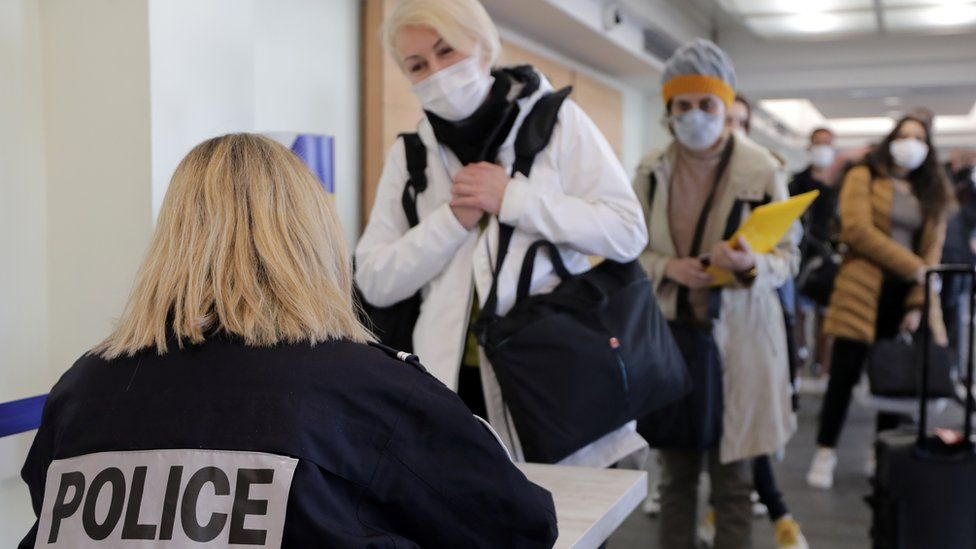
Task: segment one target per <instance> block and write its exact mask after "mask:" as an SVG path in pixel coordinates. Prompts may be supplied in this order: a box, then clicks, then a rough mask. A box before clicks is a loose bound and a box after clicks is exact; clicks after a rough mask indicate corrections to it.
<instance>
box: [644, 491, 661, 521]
mask: <svg viewBox="0 0 976 549" xmlns="http://www.w3.org/2000/svg"><path fill="white" fill-rule="evenodd" d="M643 511H644V514H645V515H648V516H652V517H656V516H658V515H660V514H661V493H660V492H658V491H657V490H654V491H653V492H651V493H650V494H647V497H646V498H644V507H643Z"/></svg>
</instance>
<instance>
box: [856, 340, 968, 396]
mask: <svg viewBox="0 0 976 549" xmlns="http://www.w3.org/2000/svg"><path fill="white" fill-rule="evenodd" d="M922 330H928V327H927V326H923V327H922ZM922 337H923V336H922V335H921V334H915V336H914V337H912V336H911V335H908V334H902V335H899V336H898V337H893V338H887V339H879V340H878V341H875V342H874V345H873V346H872V347H871V352H870V353H869V354H868V358H867V363H868V364H867V370H868V381H869V382H870V386H871V394H872V395H874V396H879V397H888V398H916V397H918V396H920V393H921V389H920V387H921V383H922V362H923V361H922V358H923V357H924V354H923V351H922V347H923V345H922V341H921V340H922ZM949 369H950V361H949V348H948V347H945V346H942V345H936V344H934V343H933V344H931V345H929V383H928V394H927V395H926V396H927V397H928V398H949V397H952V396H955V389H954V387H953V383H952V378H951V376H950V374H949Z"/></svg>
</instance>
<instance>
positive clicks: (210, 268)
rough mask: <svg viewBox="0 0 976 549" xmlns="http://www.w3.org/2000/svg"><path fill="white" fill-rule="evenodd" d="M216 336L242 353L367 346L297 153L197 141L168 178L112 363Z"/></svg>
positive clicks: (107, 347) (252, 140)
mask: <svg viewBox="0 0 976 549" xmlns="http://www.w3.org/2000/svg"><path fill="white" fill-rule="evenodd" d="M217 332H223V333H226V334H233V335H236V336H239V337H240V338H242V339H243V340H244V342H245V343H246V344H247V345H254V346H270V345H274V344H276V343H279V342H283V341H285V342H289V343H295V342H300V341H307V342H309V343H311V344H314V343H317V342H321V341H326V340H329V339H349V340H352V341H356V342H361V343H362V342H366V341H369V340H372V336H371V335H370V334H369V332H368V331H367V330H366V329H365V328H364V327H363V326H362V325H361V324H360V323H359V320H358V318H357V316H356V312H355V308H354V305H353V301H352V269H351V267H350V262H349V254H348V252H347V250H346V244H345V237H344V236H343V233H342V228H341V226H340V225H339V220H338V217H337V216H336V213H335V209H334V208H333V206H332V202H331V199H330V198H329V197H328V196H327V195H326V193H325V190H324V189H323V188H322V186H321V184H320V183H319V182H318V180H317V179H316V178H315V177H314V176H313V175H312V174H311V172H309V171H308V169H307V168H306V167H305V165H304V164H302V162H301V161H300V160H299V159H298V157H297V156H295V155H294V154H292V153H291V152H290V151H288V150H287V149H285V148H284V147H282V146H281V145H279V144H278V143H275V142H274V141H272V140H270V139H268V138H265V137H261V136H259V135H254V134H246V133H241V134H232V135H225V136H222V137H215V138H213V139H210V140H207V141H204V142H203V143H201V144H199V145H197V146H196V147H194V148H193V150H192V151H190V153H189V154H188V155H186V158H184V159H183V161H182V162H180V165H179V166H178V167H177V168H176V172H175V173H174V174H173V179H172V180H171V182H170V185H169V190H168V191H167V193H166V199H165V201H164V202H163V207H162V210H161V212H160V214H159V221H158V223H157V226H156V231H155V233H154V235H153V238H152V242H151V244H150V246H149V251H148V253H147V256H146V258H145V260H144V262H143V264H142V266H141V267H140V269H139V272H138V274H137V276H136V282H135V286H134V288H133V291H132V294H131V296H130V297H129V302H128V304H127V305H126V307H125V310H124V312H123V314H122V318H121V319H120V320H119V323H118V326H117V327H116V328H115V331H114V332H113V333H112V335H110V336H109V337H108V339H106V340H105V341H103V342H102V343H101V344H100V345H98V347H96V348H95V349H94V350H93V351H92V352H93V353H96V354H98V355H101V356H102V357H104V358H107V359H112V358H116V357H119V356H121V355H133V354H135V353H136V352H138V351H140V350H142V349H146V348H149V347H155V349H156V351H157V352H158V353H159V354H163V353H165V352H166V351H167V348H168V346H167V340H169V341H170V342H172V340H173V339H174V338H175V341H176V343H177V345H178V346H179V347H180V348H182V347H183V344H184V342H187V341H188V342H190V343H200V342H202V341H204V340H205V338H206V337H207V336H208V335H210V334H214V333H217Z"/></svg>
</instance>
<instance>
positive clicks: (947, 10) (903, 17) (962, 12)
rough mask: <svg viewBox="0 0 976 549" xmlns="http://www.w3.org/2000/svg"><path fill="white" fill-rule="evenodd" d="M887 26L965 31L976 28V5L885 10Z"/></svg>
mask: <svg viewBox="0 0 976 549" xmlns="http://www.w3.org/2000/svg"><path fill="white" fill-rule="evenodd" d="M885 25H886V26H887V27H888V28H889V29H891V30H896V31H897V30H910V31H925V30H933V29H964V28H967V27H972V26H976V3H974V2H971V1H970V2H966V3H951V4H943V5H939V6H930V7H923V8H905V9H888V10H885Z"/></svg>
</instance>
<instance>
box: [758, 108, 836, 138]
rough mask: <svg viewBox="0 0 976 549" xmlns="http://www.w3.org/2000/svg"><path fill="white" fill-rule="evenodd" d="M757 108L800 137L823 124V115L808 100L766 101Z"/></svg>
mask: <svg viewBox="0 0 976 549" xmlns="http://www.w3.org/2000/svg"><path fill="white" fill-rule="evenodd" d="M759 107H760V108H761V109H762V110H764V111H766V112H767V113H769V114H770V115H771V116H772V117H773V118H776V119H777V120H779V121H780V122H781V123H782V124H783V125H785V126H786V127H788V128H790V129H791V130H793V131H794V132H796V133H798V134H800V135H806V134H807V133H808V132H810V131H811V130H813V129H814V128H816V127H817V126H823V124H824V117H823V115H822V114H820V111H819V110H817V107H815V106H814V105H813V103H811V102H810V100H809V99H766V100H763V101H760V102H759Z"/></svg>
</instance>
